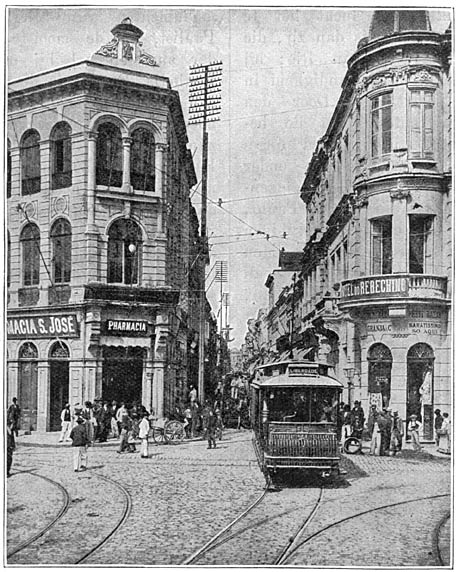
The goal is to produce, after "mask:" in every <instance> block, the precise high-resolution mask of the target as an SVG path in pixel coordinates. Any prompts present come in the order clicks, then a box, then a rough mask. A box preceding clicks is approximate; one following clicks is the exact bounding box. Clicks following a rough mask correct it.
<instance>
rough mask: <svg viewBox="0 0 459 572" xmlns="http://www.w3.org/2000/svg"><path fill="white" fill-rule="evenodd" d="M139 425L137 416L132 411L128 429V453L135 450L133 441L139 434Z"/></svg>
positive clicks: (134, 441)
mask: <svg viewBox="0 0 459 572" xmlns="http://www.w3.org/2000/svg"><path fill="white" fill-rule="evenodd" d="M139 425H140V420H139V416H138V415H137V413H135V412H134V413H132V414H131V427H130V429H129V431H128V453H135V452H136V448H135V443H136V439H137V438H138V436H139Z"/></svg>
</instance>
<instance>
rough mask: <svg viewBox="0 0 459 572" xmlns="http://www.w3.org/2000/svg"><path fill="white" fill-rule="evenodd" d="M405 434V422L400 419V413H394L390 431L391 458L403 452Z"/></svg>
mask: <svg viewBox="0 0 459 572" xmlns="http://www.w3.org/2000/svg"><path fill="white" fill-rule="evenodd" d="M403 434H404V431H403V421H402V420H401V419H400V416H399V414H398V411H394V415H393V417H392V421H391V429H390V445H389V455H390V456H391V457H394V456H395V455H396V454H397V453H400V451H401V450H402V438H403Z"/></svg>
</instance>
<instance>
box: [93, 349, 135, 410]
mask: <svg viewBox="0 0 459 572" xmlns="http://www.w3.org/2000/svg"><path fill="white" fill-rule="evenodd" d="M102 355H103V360H104V361H103V366H102V380H103V381H102V399H103V401H108V402H112V401H117V402H118V403H121V402H123V403H125V404H126V405H127V406H130V405H132V404H133V403H141V402H142V377H143V362H144V359H145V350H144V349H143V348H138V347H133V348H122V347H115V348H113V347H104V348H103V354H102Z"/></svg>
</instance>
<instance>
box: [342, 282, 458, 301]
mask: <svg viewBox="0 0 459 572" xmlns="http://www.w3.org/2000/svg"><path fill="white" fill-rule="evenodd" d="M447 282H448V279H447V278H446V277H445V276H432V275H429V274H384V275H382V276H365V277H361V278H355V279H353V280H344V281H343V282H342V283H341V296H340V300H339V302H338V303H339V306H340V308H344V307H346V306H353V305H354V304H355V303H359V304H369V303H378V302H379V303H384V302H385V301H389V300H393V301H400V300H401V299H404V300H406V299H410V300H411V299H412V300H445V301H446V299H447V296H446V294H447Z"/></svg>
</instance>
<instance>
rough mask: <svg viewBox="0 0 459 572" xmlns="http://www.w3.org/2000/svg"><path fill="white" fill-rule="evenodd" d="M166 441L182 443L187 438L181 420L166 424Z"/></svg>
mask: <svg viewBox="0 0 459 572" xmlns="http://www.w3.org/2000/svg"><path fill="white" fill-rule="evenodd" d="M164 437H165V439H166V443H172V444H177V443H181V442H182V441H183V439H184V438H185V429H184V428H183V425H182V423H180V422H179V421H168V422H167V423H166V425H165V426H164Z"/></svg>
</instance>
